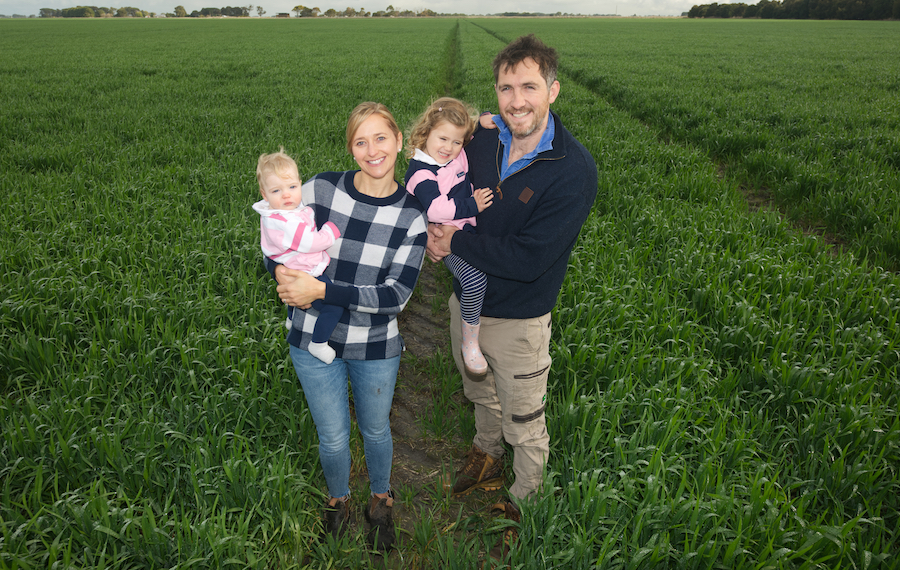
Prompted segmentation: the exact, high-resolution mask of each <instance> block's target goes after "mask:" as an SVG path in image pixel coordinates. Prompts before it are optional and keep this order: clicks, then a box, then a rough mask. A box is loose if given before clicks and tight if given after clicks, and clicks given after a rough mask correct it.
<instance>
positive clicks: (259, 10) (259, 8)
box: [256, 6, 266, 18]
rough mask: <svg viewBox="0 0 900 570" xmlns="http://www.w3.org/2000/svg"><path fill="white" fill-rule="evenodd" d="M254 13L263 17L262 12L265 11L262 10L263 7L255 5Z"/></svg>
mask: <svg viewBox="0 0 900 570" xmlns="http://www.w3.org/2000/svg"><path fill="white" fill-rule="evenodd" d="M256 13H257V14H258V15H259V17H260V18H262V17H263V14H265V13H266V11H265V10H263V7H262V6H257V7H256Z"/></svg>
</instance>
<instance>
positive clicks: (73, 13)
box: [39, 0, 900, 18]
mask: <svg viewBox="0 0 900 570" xmlns="http://www.w3.org/2000/svg"><path fill="white" fill-rule="evenodd" d="M896 1H898V2H900V0H896ZM253 11H256V13H257V15H258V16H259V17H262V16H263V15H264V14H266V10H265V9H264V8H263V7H262V6H253V5H247V6H234V7H232V6H226V7H224V8H202V9H200V10H194V11H193V12H191V13H190V14H188V12H187V10H185V8H184V6H176V7H175V10H174V11H173V12H167V13H165V14H162V15H163V16H165V17H167V18H221V17H228V18H249V17H250V13H251V12H253ZM291 12H293V13H294V16H295V17H297V18H320V17H324V18H421V17H434V16H466V14H462V13H459V12H456V13H452V14H445V13H440V14H439V13H437V12H434V11H433V10H430V9H427V8H425V9H422V10H408V9H405V10H404V9H399V8H394V6H393V5H389V6H388V7H387V8H386V9H384V10H378V11H375V12H369V11H367V10H366V9H365V8H360V9H359V10H357V9H356V8H352V7H347V8H346V9H344V10H335V9H334V8H329V9H327V10H324V11H323V10H321V9H320V8H318V7H315V8H308V7H306V6H303V5H297V6H294V7H293V8H291ZM494 15H495V16H507V17H513V16H518V17H524V16H530V17H537V18H552V17H561V16H562V17H565V16H578V15H579V14H569V13H563V12H556V13H554V14H544V13H540V12H503V13H499V14H494ZM155 16H157V14H156V13H155V12H149V11H146V10H141V9H139V8H133V7H124V8H107V7H103V6H75V7H73V8H62V9H57V8H41V9H40V11H39V17H40V18H149V17H155ZM276 17H290V14H287V13H279V14H278V15H277V16H276Z"/></svg>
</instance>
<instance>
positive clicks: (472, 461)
mask: <svg viewBox="0 0 900 570" xmlns="http://www.w3.org/2000/svg"><path fill="white" fill-rule="evenodd" d="M502 470H503V465H502V464H501V463H500V460H499V459H494V458H493V457H491V456H490V455H488V454H487V453H485V452H483V451H481V450H480V449H478V447H477V446H475V445H473V446H472V449H470V450H469V455H468V457H466V462H465V464H464V465H463V466H462V468H460V470H459V471H457V472H456V482H455V483H453V485H452V487H451V485H450V481H447V480H445V481H444V489H445V490H446V489H449V490H450V491H451V492H452V493H453V494H454V495H467V494H469V493H471V492H472V491H474V490H475V489H481V490H482V491H496V490H498V489H500V488H501V487H503V475H502Z"/></svg>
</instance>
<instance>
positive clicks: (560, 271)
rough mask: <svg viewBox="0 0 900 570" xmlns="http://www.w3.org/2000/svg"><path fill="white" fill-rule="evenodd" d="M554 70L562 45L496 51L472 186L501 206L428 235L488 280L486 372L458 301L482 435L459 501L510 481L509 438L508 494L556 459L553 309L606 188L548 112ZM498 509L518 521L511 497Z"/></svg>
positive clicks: (453, 309) (533, 481)
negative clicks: (460, 226) (492, 104)
mask: <svg viewBox="0 0 900 570" xmlns="http://www.w3.org/2000/svg"><path fill="white" fill-rule="evenodd" d="M557 64H558V56H557V53H556V50H554V49H553V48H550V47H548V46H546V45H544V44H543V43H542V42H541V41H540V40H539V39H537V38H536V37H534V35H528V36H523V37H521V38H519V39H517V40H515V41H513V42H512V43H510V44H509V45H508V46H506V47H505V48H504V49H503V50H502V51H501V52H500V53H499V54H498V55H497V57H496V58H495V59H494V62H493V70H494V79H495V81H496V83H495V85H494V89H495V91H496V94H497V103H498V105H499V111H500V114H499V116H494V117H493V121H494V123H495V124H496V126H497V128H496V129H479V130H478V131H476V133H475V136H474V138H473V140H472V141H471V142H470V143H469V145H468V146H467V147H466V153H467V154H468V157H469V168H470V172H469V174H470V176H471V178H472V183H473V185H474V187H475V188H484V187H490V188H493V189H494V201H493V205H492V206H491V207H490V208H487V209H486V210H484V211H483V212H482V213H481V214H479V216H478V225H477V226H476V233H474V234H473V233H469V232H457V231H455V229H454V228H452V227H448V226H435V225H432V226H430V228H429V239H428V256H429V257H430V258H431V259H432V261H438V260H440V259H442V258H443V257H444V256H446V255H448V254H449V253H450V252H453V253H455V254H457V255H459V256H460V257H462V258H463V259H464V260H466V261H467V262H468V263H469V264H471V265H472V266H474V267H475V268H477V269H480V270H481V271H484V272H485V273H486V274H487V277H488V286H487V293H486V296H485V301H484V309H483V311H482V317H481V349H482V352H483V353H484V355H485V358H486V360H487V362H488V365H489V371H488V373H487V375H486V376H482V377H477V378H476V377H470V376H468V375H467V374H466V371H465V366H464V364H463V362H462V358H461V355H460V336H461V333H459V330H460V323H459V318H460V317H459V306H458V301H457V299H458V297H459V294H460V291H459V284H458V283H457V282H456V281H454V284H453V285H454V290H455V293H454V295H453V296H452V297H451V298H450V315H451V326H450V331H451V344H452V348H453V355H454V358H455V359H456V364H457V367H458V368H459V370H460V372H461V373H462V377H463V387H464V392H465V395H466V397H467V398H468V399H469V400H471V401H472V402H473V403H474V405H475V429H476V434H475V439H474V441H473V446H472V448H471V450H470V452H469V455H468V458H467V460H466V463H465V465H463V466H462V468H461V469H460V470H459V471H458V472H457V474H456V479H455V482H453V485H452V491H453V494H455V495H462V494H466V493H469V492H471V491H473V490H475V489H483V490H495V489H499V488H500V487H501V486H502V483H503V481H502V477H501V463H500V458H501V457H502V455H503V453H504V445H503V441H504V440H505V441H506V442H507V443H508V444H509V445H510V446H511V447H512V450H513V473H514V475H515V481H514V482H513V484H512V485H511V486H510V488H509V494H510V495H511V496H512V497H513V498H515V499H516V500H522V499H525V498H527V497H528V496H530V495H532V494H534V493H535V492H536V491H537V490H538V489H539V487H540V485H541V480H542V476H543V470H544V466H545V464H546V463H547V457H548V454H549V450H550V438H549V436H548V434H547V428H546V421H545V417H544V406H545V397H546V393H547V377H548V375H549V371H550V332H551V331H550V312H551V310H552V309H553V307H554V305H555V304H556V300H557V297H558V295H559V289H560V287H561V286H562V282H563V279H564V278H565V273H566V268H567V265H568V260H569V254H570V253H571V251H572V248H573V246H574V245H575V241H576V239H577V237H578V233H579V231H580V230H581V226H582V225H583V224H584V222H585V220H586V219H587V217H588V214H589V213H590V210H591V207H592V205H593V203H594V198H595V196H596V193H597V166H596V164H595V162H594V159H593V158H592V157H591V155H590V153H589V152H588V151H587V150H586V149H585V148H584V146H582V145H581V144H580V143H579V142H578V141H577V140H575V138H574V137H573V136H572V135H571V134H570V133H569V132H568V131H567V130H566V129H565V128H564V127H563V125H562V123H561V122H560V119H559V117H558V116H557V115H556V114H555V113H553V112H551V111H550V105H551V104H552V103H553V102H554V101H555V100H556V97H557V95H559V89H560V85H559V81H557V79H556V71H557ZM448 486H449V485H448ZM496 508H498V509H500V510H502V511H504V513H505V515H506V517H507V518H510V519H512V520H515V521H518V520H519V510H518V508H517V506H516V504H515V503H514V502H513V501H511V500H509V499H507V500H504V501H503V502H501V503H500V504H498V505H496ZM507 538H510V537H507ZM511 538H513V539H514V538H515V537H514V536H513V537H511ZM507 545H508V544H507ZM500 546H501V547H502V546H503V545H502V544H501V545H500ZM503 550H504V551H505V548H503ZM492 554H496V552H492Z"/></svg>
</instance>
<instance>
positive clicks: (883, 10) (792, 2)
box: [687, 0, 900, 20]
mask: <svg viewBox="0 0 900 570" xmlns="http://www.w3.org/2000/svg"><path fill="white" fill-rule="evenodd" d="M687 16H688V18H762V19H784V20H892V19H893V20H900V0H784V1H779V0H760V1H759V3H757V4H750V5H748V4H744V3H743V2H741V3H737V4H718V3H716V2H713V3H712V4H695V5H694V6H693V7H692V8H691V9H690V10H689V11H688V13H687Z"/></svg>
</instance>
